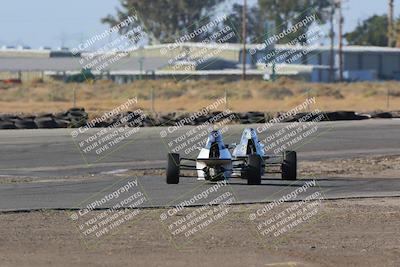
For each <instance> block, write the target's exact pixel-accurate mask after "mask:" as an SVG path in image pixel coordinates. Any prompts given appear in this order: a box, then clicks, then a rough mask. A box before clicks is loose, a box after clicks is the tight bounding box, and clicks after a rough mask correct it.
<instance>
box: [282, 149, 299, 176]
mask: <svg viewBox="0 0 400 267" xmlns="http://www.w3.org/2000/svg"><path fill="white" fill-rule="evenodd" d="M296 179H297V154H296V152H295V151H285V152H283V162H282V180H296Z"/></svg>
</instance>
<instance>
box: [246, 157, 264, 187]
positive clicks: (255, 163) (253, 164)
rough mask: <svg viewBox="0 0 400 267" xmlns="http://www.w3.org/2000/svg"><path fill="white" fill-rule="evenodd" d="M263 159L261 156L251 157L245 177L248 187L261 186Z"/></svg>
mask: <svg viewBox="0 0 400 267" xmlns="http://www.w3.org/2000/svg"><path fill="white" fill-rule="evenodd" d="M261 163H262V160H261V157H260V156H259V155H256V154H254V155H249V157H248V165H247V169H246V171H245V176H246V179H247V184H248V185H259V184H261Z"/></svg>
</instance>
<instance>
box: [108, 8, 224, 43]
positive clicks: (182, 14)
mask: <svg viewBox="0 0 400 267" xmlns="http://www.w3.org/2000/svg"><path fill="white" fill-rule="evenodd" d="M223 2H224V0H201V1H192V0H146V1H143V0H121V5H122V9H117V15H108V16H107V17H105V18H103V19H102V22H103V23H108V24H109V25H110V26H115V25H117V24H118V23H120V22H121V21H124V20H125V19H126V18H127V17H128V16H133V15H134V16H136V15H138V20H135V22H134V23H130V24H129V25H128V26H126V27H122V28H121V29H120V33H122V34H123V33H126V32H128V31H129V30H131V29H133V28H136V27H138V26H141V27H142V29H144V31H145V32H146V33H147V34H149V38H150V40H149V41H150V42H151V43H152V42H161V43H167V42H174V41H175V40H176V39H177V38H180V37H182V36H184V35H185V34H188V33H192V32H193V31H195V30H197V29H198V28H199V27H201V26H203V25H205V24H207V23H208V22H210V21H211V20H212V18H213V16H211V14H212V10H213V9H215V8H216V7H217V5H218V4H220V3H223ZM210 32H211V31H210ZM210 32H203V33H202V34H199V35H196V36H195V37H194V38H191V39H190V41H192V42H196V41H201V40H204V39H205V38H206V37H207V36H208V35H209V34H210Z"/></svg>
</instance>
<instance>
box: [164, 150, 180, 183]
mask: <svg viewBox="0 0 400 267" xmlns="http://www.w3.org/2000/svg"><path fill="white" fill-rule="evenodd" d="M167 184H179V154H177V153H168V165H167Z"/></svg>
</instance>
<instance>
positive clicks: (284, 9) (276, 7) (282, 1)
mask: <svg viewBox="0 0 400 267" xmlns="http://www.w3.org/2000/svg"><path fill="white" fill-rule="evenodd" d="M258 4H259V6H260V9H261V11H262V12H265V13H266V18H267V19H269V20H272V21H274V22H275V24H276V29H275V31H276V33H278V34H279V33H282V32H284V31H285V30H287V29H289V28H290V27H291V26H293V25H296V23H299V22H300V21H302V20H303V19H305V18H307V17H308V16H312V15H314V14H315V15H316V17H317V19H316V23H325V22H326V19H327V18H326V16H325V14H326V9H327V8H328V7H331V6H332V4H333V1H332V0H258ZM310 26H311V23H309V24H307V25H304V26H302V27H300V28H299V29H298V30H297V31H296V32H292V33H289V34H287V35H285V36H284V37H283V38H281V39H280V40H279V41H278V43H288V42H290V41H292V40H294V39H295V38H297V37H299V36H301V35H302V34H304V33H306V32H307V31H308V29H309V28H310ZM299 41H300V43H302V44H304V43H305V42H306V41H307V39H306V38H304V39H302V40H299Z"/></svg>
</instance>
